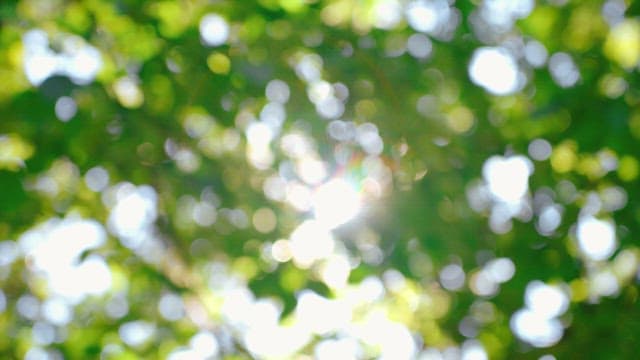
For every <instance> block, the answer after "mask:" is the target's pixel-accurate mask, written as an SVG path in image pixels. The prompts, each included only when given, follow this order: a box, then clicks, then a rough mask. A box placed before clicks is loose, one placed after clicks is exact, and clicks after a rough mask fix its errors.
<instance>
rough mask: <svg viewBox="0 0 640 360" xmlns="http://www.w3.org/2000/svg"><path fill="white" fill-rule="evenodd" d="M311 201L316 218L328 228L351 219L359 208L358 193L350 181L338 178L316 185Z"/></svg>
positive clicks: (359, 199)
mask: <svg viewBox="0 0 640 360" xmlns="http://www.w3.org/2000/svg"><path fill="white" fill-rule="evenodd" d="M312 202H313V209H314V215H315V218H316V220H317V221H318V222H319V223H321V224H322V225H324V226H326V227H328V228H329V229H333V228H336V227H338V226H340V225H342V224H344V223H346V222H348V221H350V220H352V219H353V218H355V217H356V216H357V215H358V213H359V212H360V208H361V198H360V194H359V193H358V192H357V191H356V189H355V188H354V187H353V186H352V185H351V184H350V183H348V182H347V181H346V180H344V179H339V178H337V179H333V180H330V181H328V182H326V183H324V184H322V185H321V186H320V187H318V188H317V189H316V191H315V193H314V194H313V200H312Z"/></svg>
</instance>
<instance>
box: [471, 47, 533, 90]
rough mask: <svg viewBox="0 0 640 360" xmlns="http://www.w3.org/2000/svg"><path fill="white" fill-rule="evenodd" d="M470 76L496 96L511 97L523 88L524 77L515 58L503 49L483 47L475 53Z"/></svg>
mask: <svg viewBox="0 0 640 360" xmlns="http://www.w3.org/2000/svg"><path fill="white" fill-rule="evenodd" d="M469 76H470V77H471V81H473V82H474V83H475V84H476V85H479V86H482V87H483V88H485V89H486V90H487V91H489V92H490V93H493V94H495V95H509V94H512V93H514V92H516V91H518V90H519V89H520V88H521V87H522V85H523V84H522V83H523V81H522V80H521V78H522V75H521V74H520V72H519V70H518V65H517V64H516V61H515V59H514V58H513V56H512V55H511V54H510V53H509V52H508V51H507V50H505V49H503V48H491V47H482V48H479V49H477V50H476V51H475V52H474V53H473V57H472V58H471V63H470V64H469Z"/></svg>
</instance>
